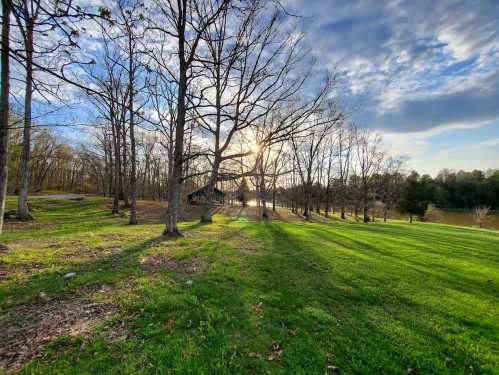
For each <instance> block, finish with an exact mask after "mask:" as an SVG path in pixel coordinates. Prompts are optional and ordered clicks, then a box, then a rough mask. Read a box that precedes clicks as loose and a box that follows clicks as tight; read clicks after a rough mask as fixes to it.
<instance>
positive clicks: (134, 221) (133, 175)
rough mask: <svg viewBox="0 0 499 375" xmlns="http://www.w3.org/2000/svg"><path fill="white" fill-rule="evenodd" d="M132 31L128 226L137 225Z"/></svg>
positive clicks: (130, 39)
mask: <svg viewBox="0 0 499 375" xmlns="http://www.w3.org/2000/svg"><path fill="white" fill-rule="evenodd" d="M131 33H132V31H129V35H128V48H129V53H130V56H129V65H128V83H129V85H130V104H129V108H128V109H129V112H130V148H131V155H130V157H131V160H130V162H131V163H132V168H131V174H130V200H131V205H130V221H129V224H130V225H135V224H137V161H136V149H135V129H134V126H135V124H134V120H135V116H134V115H135V114H134V110H133V100H134V97H135V96H134V69H135V68H134V66H133V46H132V35H131Z"/></svg>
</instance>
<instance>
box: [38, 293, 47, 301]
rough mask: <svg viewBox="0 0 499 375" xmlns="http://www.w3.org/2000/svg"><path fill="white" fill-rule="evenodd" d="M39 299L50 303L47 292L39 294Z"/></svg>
mask: <svg viewBox="0 0 499 375" xmlns="http://www.w3.org/2000/svg"><path fill="white" fill-rule="evenodd" d="M38 297H39V298H40V299H41V300H43V301H48V300H49V297H48V296H47V293H45V292H40V293H38Z"/></svg>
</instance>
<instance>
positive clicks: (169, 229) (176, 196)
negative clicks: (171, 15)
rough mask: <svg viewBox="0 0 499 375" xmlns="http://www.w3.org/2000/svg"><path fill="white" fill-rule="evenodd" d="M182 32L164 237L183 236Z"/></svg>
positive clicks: (184, 71) (184, 76)
mask: <svg viewBox="0 0 499 375" xmlns="http://www.w3.org/2000/svg"><path fill="white" fill-rule="evenodd" d="M183 32H184V31H183V30H181V32H180V33H179V34H180V36H179V57H180V64H179V65H180V66H179V84H178V96H177V100H178V103H177V124H176V128H175V149H174V152H173V168H172V175H171V176H170V180H169V183H168V213H167V217H166V219H167V221H166V228H165V230H164V232H163V235H165V236H168V237H178V236H182V233H180V231H179V229H178V227H177V221H178V213H179V205H180V184H181V183H182V167H183V157H184V131H185V116H186V108H185V107H186V103H185V96H186V93H187V66H186V62H185V57H184V40H183V35H182V33H183Z"/></svg>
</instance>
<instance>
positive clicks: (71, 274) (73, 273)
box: [64, 272, 76, 279]
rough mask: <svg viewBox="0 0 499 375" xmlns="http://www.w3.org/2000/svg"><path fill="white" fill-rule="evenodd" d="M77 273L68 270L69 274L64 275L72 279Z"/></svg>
mask: <svg viewBox="0 0 499 375" xmlns="http://www.w3.org/2000/svg"><path fill="white" fill-rule="evenodd" d="M75 276H76V273H75V272H68V273H67V274H65V275H64V278H65V279H71V278H72V277H75Z"/></svg>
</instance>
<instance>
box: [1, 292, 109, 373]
mask: <svg viewBox="0 0 499 375" xmlns="http://www.w3.org/2000/svg"><path fill="white" fill-rule="evenodd" d="M112 312H113V306H112V305H109V304H99V303H95V302H92V301H89V300H86V299H73V300H70V301H47V302H40V303H35V304H28V305H21V306H17V307H14V308H12V309H10V310H8V311H7V312H6V313H4V314H3V315H4V316H3V317H2V321H1V322H0V369H4V370H7V371H13V370H16V369H18V368H20V367H21V366H22V365H23V364H25V363H27V362H29V361H30V360H32V359H34V358H36V357H39V356H40V355H41V352H42V350H41V349H42V347H43V345H45V344H47V343H49V342H50V341H53V340H54V339H56V338H57V337H60V336H78V335H88V334H89V333H90V332H91V331H92V330H93V328H94V327H95V325H96V324H97V323H98V322H100V321H101V320H103V319H104V318H105V317H106V316H108V315H110V314H111V313H112Z"/></svg>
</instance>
